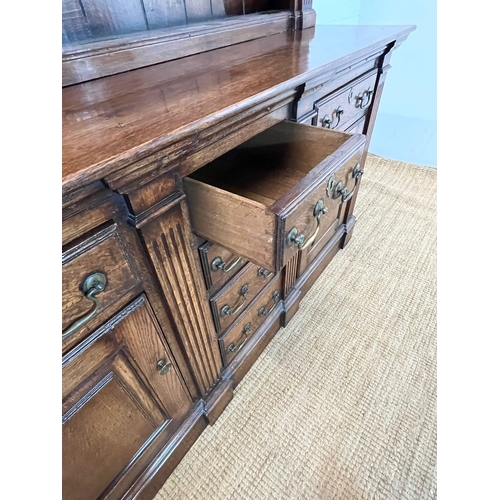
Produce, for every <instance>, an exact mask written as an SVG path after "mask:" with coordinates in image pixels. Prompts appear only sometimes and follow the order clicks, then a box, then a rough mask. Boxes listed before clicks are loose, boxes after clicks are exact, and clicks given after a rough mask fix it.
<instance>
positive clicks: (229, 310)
mask: <svg viewBox="0 0 500 500" xmlns="http://www.w3.org/2000/svg"><path fill="white" fill-rule="evenodd" d="M249 291H250V288H248V283H245V284H244V285H243V286H242V287H241V290H240V296H241V297H242V298H243V300H241V298H240V299H239V300H238V302H237V303H236V304H235V305H234V306H232V307H231V306H230V305H228V304H226V305H225V306H223V307H222V308H221V310H220V315H221V316H234V315H235V314H236V313H237V312H238V311H240V310H241V308H242V307H243V305H244V304H245V302H246V300H247V293H248V292H249Z"/></svg>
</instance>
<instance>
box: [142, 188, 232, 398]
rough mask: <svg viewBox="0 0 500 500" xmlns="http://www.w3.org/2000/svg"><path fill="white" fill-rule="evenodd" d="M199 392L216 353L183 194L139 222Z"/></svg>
mask: <svg viewBox="0 0 500 500" xmlns="http://www.w3.org/2000/svg"><path fill="white" fill-rule="evenodd" d="M140 232H141V234H142V237H143V239H144V242H145V245H146V249H147V251H148V253H149V256H150V259H151V262H152V264H153V267H154V269H155V271H156V274H157V276H158V280H159V282H160V285H161V287H162V289H163V293H164V295H165V299H166V301H167V303H168V306H169V308H170V312H171V315H172V318H173V321H174V323H175V326H176V329H177V331H178V334H179V339H178V340H179V343H180V344H181V345H182V347H183V349H184V351H185V353H186V356H187V358H188V360H189V364H190V367H191V369H192V371H193V377H194V379H195V380H196V382H197V384H198V386H199V388H200V392H201V393H202V394H206V393H207V392H208V391H209V390H210V388H211V387H213V385H214V384H215V383H216V381H217V380H218V379H219V376H220V369H221V366H222V360H221V356H220V353H219V350H218V347H217V339H216V334H215V329H214V325H213V321H212V318H211V314H210V310H209V306H208V302H207V297H206V291H205V290H204V285H203V283H202V281H201V277H202V271H201V266H200V263H199V260H197V259H198V256H197V255H196V253H195V250H194V248H196V247H195V242H194V241H192V238H193V236H192V230H191V226H190V224H189V218H188V214H187V207H186V202H185V200H184V199H183V198H181V199H179V200H177V201H176V204H175V205H173V206H172V207H171V208H169V209H168V210H167V211H166V212H164V213H163V214H161V215H159V216H157V217H156V218H154V219H151V220H149V221H148V222H147V223H146V224H145V225H143V226H141V227H140Z"/></svg>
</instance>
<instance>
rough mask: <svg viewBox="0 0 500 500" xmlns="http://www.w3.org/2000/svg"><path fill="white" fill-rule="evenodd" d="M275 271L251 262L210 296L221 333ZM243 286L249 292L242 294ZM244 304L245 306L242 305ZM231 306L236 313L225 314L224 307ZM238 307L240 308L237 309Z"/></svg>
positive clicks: (245, 308) (216, 324) (245, 306)
mask: <svg viewBox="0 0 500 500" xmlns="http://www.w3.org/2000/svg"><path fill="white" fill-rule="evenodd" d="M273 276H274V275H273V273H271V272H269V271H267V270H266V269H263V268H261V267H259V266H257V265H255V264H252V263H251V262H249V263H248V264H246V265H245V267H244V268H243V269H241V271H239V272H238V274H236V275H235V276H234V277H233V278H232V279H231V280H230V281H229V282H228V283H227V284H226V285H225V286H224V288H222V289H221V290H220V291H219V292H218V293H216V294H215V295H214V296H213V297H211V298H210V307H211V309H212V314H213V317H214V323H215V328H216V330H217V332H219V333H221V332H223V331H224V330H226V328H229V326H230V325H232V324H233V323H234V321H235V320H236V318H238V316H240V314H241V313H242V312H243V311H245V310H247V306H248V305H249V304H250V303H251V302H252V300H253V299H254V298H255V297H256V296H257V295H258V294H259V292H260V291H261V290H262V289H263V288H264V287H265V286H266V285H267V283H269V281H270V280H271V278H272V277H273ZM243 287H246V289H247V293H246V294H242V289H243ZM241 304H243V306H241ZM226 306H229V307H230V308H231V309H232V310H234V313H232V314H229V315H228V314H224V313H223V309H224V308H225V307H226ZM237 309H239V310H238V311H237Z"/></svg>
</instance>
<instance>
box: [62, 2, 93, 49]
mask: <svg viewBox="0 0 500 500" xmlns="http://www.w3.org/2000/svg"><path fill="white" fill-rule="evenodd" d="M62 35H63V43H66V42H77V41H79V40H85V39H87V38H90V36H91V33H90V28H89V25H88V23H87V20H86V19H85V16H84V15H83V11H82V8H81V5H80V2H79V0H63V2H62Z"/></svg>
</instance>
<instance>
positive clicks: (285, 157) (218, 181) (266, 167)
mask: <svg viewBox="0 0 500 500" xmlns="http://www.w3.org/2000/svg"><path fill="white" fill-rule="evenodd" d="M348 139H349V135H347V134H344V133H341V132H335V131H331V130H321V129H318V128H315V127H312V126H308V125H299V124H295V123H291V122H282V123H279V124H278V125H275V126H274V127H271V128H270V129H268V130H266V131H264V132H262V133H261V134H259V135H257V136H255V137H253V138H252V139H250V140H249V141H247V142H245V143H243V144H242V145H240V146H238V147H237V148H235V149H233V150H232V151H229V152H228V153H226V154H224V155H223V156H221V157H219V158H217V159H216V160H214V161H213V162H211V163H209V164H208V165H206V166H205V167H203V168H201V169H200V170H198V171H196V172H194V173H193V174H191V175H190V177H191V178H192V179H196V180H198V181H200V182H203V183H204V184H208V185H210V186H214V187H217V188H219V189H222V190H224V191H229V192H231V193H234V194H237V195H239V196H243V197H245V198H247V199H251V200H254V201H256V202H258V203H261V204H263V205H265V206H266V207H271V206H272V205H273V204H274V203H276V202H277V201H278V200H279V199H280V198H282V197H283V196H284V195H285V194H286V193H287V192H289V191H290V190H291V189H292V188H293V187H295V186H296V185H297V184H299V183H300V182H301V181H302V180H303V179H304V177H306V176H307V175H308V174H309V173H310V172H311V171H312V170H313V169H314V168H315V167H317V166H318V165H319V164H320V163H321V162H322V161H323V160H324V159H325V158H327V157H329V156H330V155H331V154H332V153H333V152H334V151H336V150H337V149H339V148H340V146H342V145H343V144H344V143H345V142H346V141H347V140H348Z"/></svg>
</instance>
